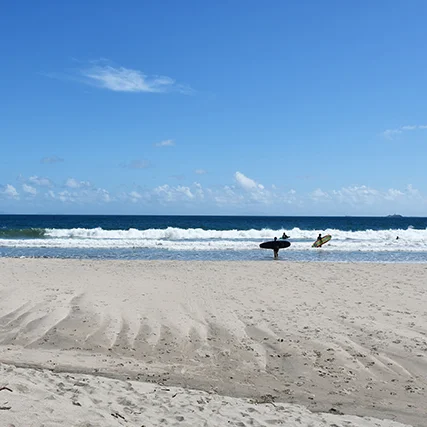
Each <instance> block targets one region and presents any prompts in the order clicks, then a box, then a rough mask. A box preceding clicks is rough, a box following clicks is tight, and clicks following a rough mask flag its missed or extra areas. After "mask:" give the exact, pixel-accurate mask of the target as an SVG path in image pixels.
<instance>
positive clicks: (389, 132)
mask: <svg viewBox="0 0 427 427" xmlns="http://www.w3.org/2000/svg"><path fill="white" fill-rule="evenodd" d="M425 129H427V125H406V126H401V127H399V128H396V129H386V130H385V131H384V132H382V135H383V137H384V138H386V139H393V138H395V137H397V136H398V135H400V134H402V133H403V132H408V131H413V130H425Z"/></svg>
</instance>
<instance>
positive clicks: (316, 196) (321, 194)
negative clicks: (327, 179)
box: [291, 188, 331, 200]
mask: <svg viewBox="0 0 427 427" xmlns="http://www.w3.org/2000/svg"><path fill="white" fill-rule="evenodd" d="M291 191H292V190H291ZM291 194H294V192H293V193H291ZM310 196H311V198H312V199H313V200H325V199H330V198H331V197H330V196H329V194H328V193H326V192H325V191H322V190H321V189H320V188H316V190H314V191H313V192H312V193H311V195H310Z"/></svg>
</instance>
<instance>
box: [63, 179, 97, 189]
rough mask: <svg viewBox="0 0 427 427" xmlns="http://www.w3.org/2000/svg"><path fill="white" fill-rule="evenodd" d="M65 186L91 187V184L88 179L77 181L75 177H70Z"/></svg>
mask: <svg viewBox="0 0 427 427" xmlns="http://www.w3.org/2000/svg"><path fill="white" fill-rule="evenodd" d="M65 186H66V187H68V188H89V187H90V186H91V184H90V182H88V181H77V180H76V179H75V178H68V179H67V180H66V181H65Z"/></svg>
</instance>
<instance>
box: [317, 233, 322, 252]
mask: <svg viewBox="0 0 427 427" xmlns="http://www.w3.org/2000/svg"><path fill="white" fill-rule="evenodd" d="M321 240H322V234H321V233H319V235H318V236H317V240H316V242H320V241H321ZM320 246H322V245H320ZM320 246H318V248H320Z"/></svg>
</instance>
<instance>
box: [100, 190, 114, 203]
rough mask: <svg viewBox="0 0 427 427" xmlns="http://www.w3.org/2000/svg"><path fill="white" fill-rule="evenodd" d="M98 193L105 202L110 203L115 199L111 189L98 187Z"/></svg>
mask: <svg viewBox="0 0 427 427" xmlns="http://www.w3.org/2000/svg"><path fill="white" fill-rule="evenodd" d="M96 194H97V195H98V196H99V197H100V198H101V200H102V201H103V202H106V203H110V202H112V201H113V198H112V197H111V195H110V193H109V191H107V190H105V189H104V188H98V189H97V190H96Z"/></svg>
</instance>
